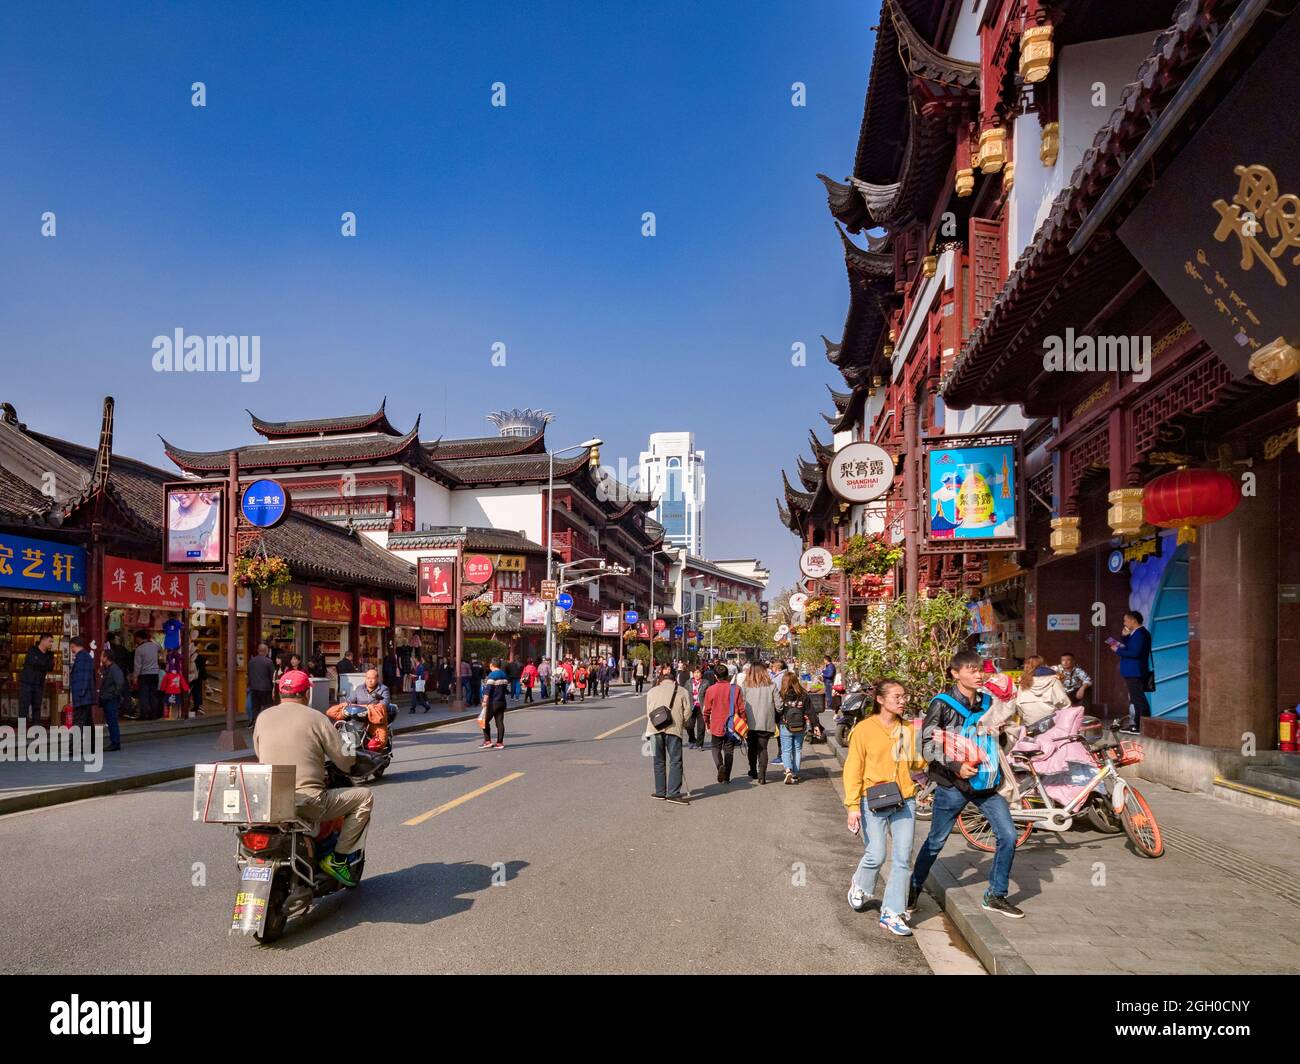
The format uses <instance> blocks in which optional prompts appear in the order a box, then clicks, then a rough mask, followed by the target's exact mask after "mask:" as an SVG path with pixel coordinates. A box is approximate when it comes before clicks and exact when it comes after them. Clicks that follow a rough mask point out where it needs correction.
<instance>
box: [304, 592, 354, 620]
mask: <svg viewBox="0 0 1300 1064" xmlns="http://www.w3.org/2000/svg"><path fill="white" fill-rule="evenodd" d="M311 619H312V620H313V621H323V622H325V623H328V624H348V623H350V622H351V620H352V592H350V591H334V590H332V589H330V588H325V587H313V588H312V589H311Z"/></svg>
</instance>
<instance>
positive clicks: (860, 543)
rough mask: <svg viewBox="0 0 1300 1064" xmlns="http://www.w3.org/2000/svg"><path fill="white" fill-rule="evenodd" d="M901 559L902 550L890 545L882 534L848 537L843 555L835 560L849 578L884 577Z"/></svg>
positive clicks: (899, 547)
mask: <svg viewBox="0 0 1300 1064" xmlns="http://www.w3.org/2000/svg"><path fill="white" fill-rule="evenodd" d="M902 557H903V548H902V547H901V546H900V545H897V544H893V543H890V542H889V541H888V540H887V539H886V538H885V536H884V535H883V534H880V533H877V534H876V535H874V536H850V537H849V539H848V541H847V542H846V543H845V544H844V553H843V554H841V555H840V556H839V557H838V558H837V559H836V564H837V565H838V566H840V568H842V569H843V570H844V571H845V572H847V573H848V574H849V575H850V576H867V575H870V576H885V575H887V574H888V573H890V572H892V571H893V568H894V566H895V565H897V564H898V562H899V560H900V559H901V558H902Z"/></svg>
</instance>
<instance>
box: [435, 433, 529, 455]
mask: <svg viewBox="0 0 1300 1064" xmlns="http://www.w3.org/2000/svg"><path fill="white" fill-rule="evenodd" d="M545 446H546V433H545V432H544V431H543V432H539V433H537V434H536V435H533V436H471V437H468V438H466V439H458V440H444V439H437V440H428V441H425V442H424V443H423V447H424V449H425V451H426V452H427V453H428V455H429V457H430V458H432V459H433V460H434V461H436V462H441V461H443V460H448V461H450V460H452V459H456V458H498V457H504V456H507V455H516V454H539V453H542V452H543V451H544V449H545Z"/></svg>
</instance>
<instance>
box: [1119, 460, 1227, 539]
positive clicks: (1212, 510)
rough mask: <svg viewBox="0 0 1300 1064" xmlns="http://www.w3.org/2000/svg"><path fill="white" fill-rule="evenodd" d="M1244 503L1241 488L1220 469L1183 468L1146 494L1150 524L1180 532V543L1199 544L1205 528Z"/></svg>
mask: <svg viewBox="0 0 1300 1064" xmlns="http://www.w3.org/2000/svg"><path fill="white" fill-rule="evenodd" d="M1239 502H1241V486H1240V484H1238V483H1237V481H1236V480H1234V479H1233V478H1232V477H1231V476H1229V475H1228V474H1227V473H1220V472H1219V471H1218V470H1217V469H1179V470H1177V471H1175V472H1173V473H1165V474H1164V475H1163V476H1159V477H1156V479H1155V480H1153V481H1151V483H1150V484H1148V485H1147V486H1146V488H1145V489H1144V490H1143V494H1142V506H1143V509H1144V510H1145V512H1146V519H1147V524H1150V525H1157V526H1158V527H1160V528H1176V529H1178V542H1179V543H1187V542H1192V543H1195V542H1196V530H1197V529H1198V528H1200V527H1201V525H1208V524H1211V523H1213V522H1215V521H1222V520H1223V519H1224V518H1225V517H1227V516H1228V515H1229V514H1230V513H1232V511H1233V510H1235V509H1236V508H1237V504H1238V503H1239Z"/></svg>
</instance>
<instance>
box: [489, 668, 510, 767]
mask: <svg viewBox="0 0 1300 1064" xmlns="http://www.w3.org/2000/svg"><path fill="white" fill-rule="evenodd" d="M489 664H490V666H491V671H490V672H489V673H488V675H487V679H485V680H484V681H483V711H484V714H485V716H484V718H483V746H484V748H485V749H486V748H487V747H489V746H491V745H492V722H493V721H496V726H497V742H496V748H497V749H498V750H502V749H504V748H505V745H506V704H507V699H508V697H509V694H510V677H509V676H507V675H506V670H505V669H503V668H502V667H501V662H500V661H498V660H497V659H495V658H494V659H493V660H492V661H491V662H490V663H489Z"/></svg>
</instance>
